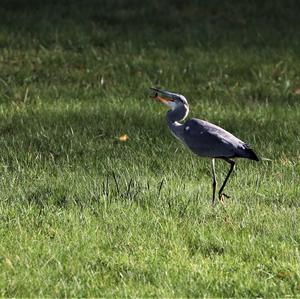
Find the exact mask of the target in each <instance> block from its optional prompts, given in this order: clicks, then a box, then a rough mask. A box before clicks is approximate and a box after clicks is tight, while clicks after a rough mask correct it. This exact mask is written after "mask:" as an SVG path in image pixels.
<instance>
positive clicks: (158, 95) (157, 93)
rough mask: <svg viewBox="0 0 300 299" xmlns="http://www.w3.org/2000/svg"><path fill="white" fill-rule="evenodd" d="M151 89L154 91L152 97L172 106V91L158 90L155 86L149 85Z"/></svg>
mask: <svg viewBox="0 0 300 299" xmlns="http://www.w3.org/2000/svg"><path fill="white" fill-rule="evenodd" d="M150 89H151V90H153V91H154V95H153V96H152V97H153V98H154V99H157V100H159V101H160V102H162V103H163V104H165V105H167V106H168V107H172V103H173V102H174V98H173V95H174V94H173V93H172V92H169V91H166V90H160V89H157V88H153V87H150Z"/></svg>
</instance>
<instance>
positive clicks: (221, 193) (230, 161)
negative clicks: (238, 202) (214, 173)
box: [219, 158, 235, 201]
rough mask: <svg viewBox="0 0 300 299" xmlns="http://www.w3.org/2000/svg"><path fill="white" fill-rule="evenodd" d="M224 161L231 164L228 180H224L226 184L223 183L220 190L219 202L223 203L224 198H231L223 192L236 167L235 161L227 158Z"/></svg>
mask: <svg viewBox="0 0 300 299" xmlns="http://www.w3.org/2000/svg"><path fill="white" fill-rule="evenodd" d="M224 160H225V161H226V162H228V163H230V169H229V172H228V174H227V176H226V178H225V180H224V183H223V185H222V187H221V188H220V190H219V200H221V201H223V196H225V197H229V196H227V195H226V194H224V193H223V190H224V188H225V186H226V183H227V181H228V179H229V177H230V175H231V173H232V171H233V169H234V165H235V161H233V160H230V159H228V158H226V159H224Z"/></svg>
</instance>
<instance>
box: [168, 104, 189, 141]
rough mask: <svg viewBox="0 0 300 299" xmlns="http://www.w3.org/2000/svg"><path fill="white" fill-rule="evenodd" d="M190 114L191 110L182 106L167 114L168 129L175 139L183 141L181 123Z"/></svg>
mask: <svg viewBox="0 0 300 299" xmlns="http://www.w3.org/2000/svg"><path fill="white" fill-rule="evenodd" d="M188 114H189V108H188V106H186V105H180V106H179V107H177V108H176V109H174V110H170V111H168V112H167V122H168V127H169V129H170V130H171V132H172V133H173V134H174V136H175V137H177V138H178V139H180V140H182V134H183V125H182V124H181V123H180V121H183V120H184V119H185V118H186V117H187V115H188Z"/></svg>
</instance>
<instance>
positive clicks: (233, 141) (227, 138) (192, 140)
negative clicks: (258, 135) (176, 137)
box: [183, 118, 244, 158]
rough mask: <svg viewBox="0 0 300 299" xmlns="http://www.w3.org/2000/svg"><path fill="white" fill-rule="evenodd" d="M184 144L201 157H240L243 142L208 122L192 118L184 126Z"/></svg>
mask: <svg viewBox="0 0 300 299" xmlns="http://www.w3.org/2000/svg"><path fill="white" fill-rule="evenodd" d="M183 139H184V142H185V144H186V145H187V146H188V147H189V148H190V149H191V150H192V151H193V152H194V153H195V154H197V155H199V156H202V157H228V158H230V157H235V156H240V154H239V151H240V149H241V150H242V148H243V146H244V142H243V141H241V140H240V139H238V138H237V137H235V136H234V135H232V134H231V133H229V132H227V131H225V130H224V129H222V128H220V127H218V126H216V125H214V124H211V123H209V122H206V121H203V120H200V119H195V118H192V119H190V120H188V121H187V122H186V123H185V124H184V133H183Z"/></svg>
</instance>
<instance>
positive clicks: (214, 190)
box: [211, 158, 217, 205]
mask: <svg viewBox="0 0 300 299" xmlns="http://www.w3.org/2000/svg"><path fill="white" fill-rule="evenodd" d="M211 172H212V179H213V181H212V189H213V196H212V202H211V204H212V205H214V204H215V195H216V185H217V181H216V170H215V159H214V158H213V159H212V160H211Z"/></svg>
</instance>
